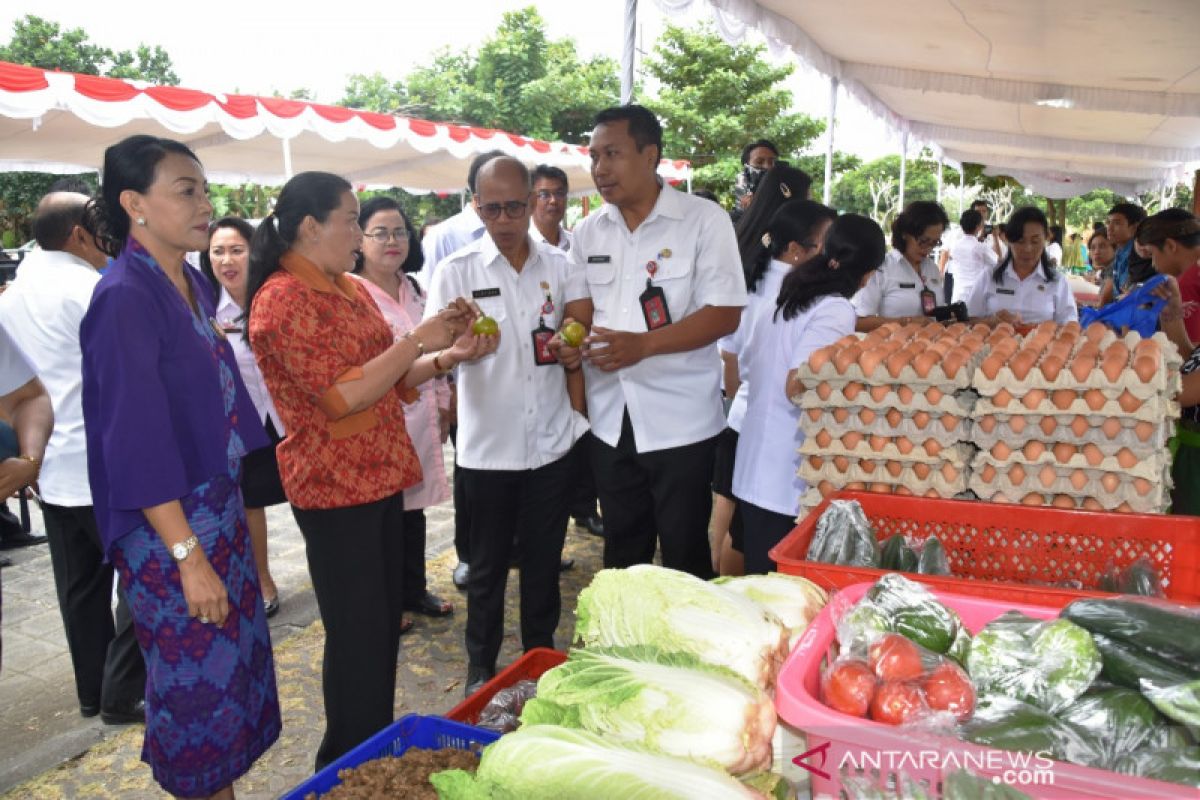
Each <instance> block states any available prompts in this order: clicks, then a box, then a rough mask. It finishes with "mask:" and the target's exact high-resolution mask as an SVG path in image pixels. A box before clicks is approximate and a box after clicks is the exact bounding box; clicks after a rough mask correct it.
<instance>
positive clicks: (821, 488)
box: [817, 481, 850, 497]
mask: <svg viewBox="0 0 1200 800" xmlns="http://www.w3.org/2000/svg"><path fill="white" fill-rule="evenodd" d="M846 488H847V489H848V488H850V487H848V486H847V487H846ZM817 491H818V492H820V493H821V496H822V497H829V495H831V494H833V493H834V492H836V491H837V489H836V488H835V487H834V485H833V484H832V483H830V482H829V481H821V482H820V483H818V484H817Z"/></svg>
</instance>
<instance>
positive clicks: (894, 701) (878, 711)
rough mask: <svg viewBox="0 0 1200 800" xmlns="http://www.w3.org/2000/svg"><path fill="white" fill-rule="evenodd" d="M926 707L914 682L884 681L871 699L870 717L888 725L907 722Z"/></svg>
mask: <svg viewBox="0 0 1200 800" xmlns="http://www.w3.org/2000/svg"><path fill="white" fill-rule="evenodd" d="M927 709H928V706H926V705H925V700H924V698H923V697H921V689H920V687H918V686H917V685H916V684H915V683H902V682H900V681H884V682H883V683H881V684H879V688H878V689H876V690H875V697H873V698H872V699H871V719H873V720H876V721H878V722H884V723H887V724H888V725H900V724H901V723H904V722H908V721H910V720H912V719H914V718H916V717H917V716H919V715H920V714H921V712H923V711H925V710H927Z"/></svg>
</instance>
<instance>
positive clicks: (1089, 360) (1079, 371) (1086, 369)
mask: <svg viewBox="0 0 1200 800" xmlns="http://www.w3.org/2000/svg"><path fill="white" fill-rule="evenodd" d="M1095 368H1096V357H1095V356H1092V355H1087V354H1086V353H1084V352H1082V351H1080V352H1078V353H1076V354H1075V357H1074V358H1073V359H1072V360H1071V377H1072V378H1074V379H1075V380H1076V381H1078V382H1079V383H1084V382H1085V381H1086V380H1087V379H1088V376H1089V375H1091V374H1092V370H1093V369H1095Z"/></svg>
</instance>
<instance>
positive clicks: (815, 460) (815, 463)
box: [808, 456, 825, 469]
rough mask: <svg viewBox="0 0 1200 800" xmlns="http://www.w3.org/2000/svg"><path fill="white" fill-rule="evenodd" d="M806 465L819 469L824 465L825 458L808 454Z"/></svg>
mask: <svg viewBox="0 0 1200 800" xmlns="http://www.w3.org/2000/svg"><path fill="white" fill-rule="evenodd" d="M808 465H809V466H810V467H812V468H813V469H820V468H821V467H823V466H824V465H825V459H823V458H821V457H820V456H809V457H808Z"/></svg>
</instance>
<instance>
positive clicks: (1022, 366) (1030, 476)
mask: <svg viewBox="0 0 1200 800" xmlns="http://www.w3.org/2000/svg"><path fill="white" fill-rule="evenodd" d="M1023 353H1028V354H1030V355H1022V354H1023ZM1064 354H1065V355H1064ZM1181 363H1182V359H1180V357H1179V353H1178V351H1177V350H1176V348H1175V346H1174V345H1173V344H1171V343H1170V341H1169V340H1168V339H1167V338H1166V336H1164V335H1163V334H1161V333H1158V334H1155V335H1154V337H1152V338H1151V339H1149V340H1143V339H1142V338H1141V337H1140V336H1138V335H1137V334H1136V333H1130V334H1128V335H1126V336H1125V337H1118V336H1117V335H1116V334H1115V333H1113V332H1112V331H1111V330H1108V329H1107V328H1104V327H1103V326H1099V325H1092V326H1089V328H1088V329H1087V330H1080V328H1079V326H1078V324H1075V323H1068V324H1067V325H1064V326H1062V327H1058V326H1054V325H1052V324H1044V325H1042V326H1039V327H1038V328H1037V329H1035V330H1034V331H1032V332H1030V333H1029V334H1028V335H1026V336H1025V337H1024V338H1023V339H1021V340H1020V342H1019V345H1017V342H1016V340H1014V343H1013V344H1012V345H1009V346H1000V345H998V346H997V347H995V348H993V349H992V351H991V353H990V354H989V356H988V358H987V359H986V360H985V362H984V363H983V364H982V365H981V367H980V368H979V369H977V370H976V372H975V375H974V386H975V389H976V390H977V392H978V393H979V400H978V401H977V402H976V404H975V406H974V408H973V411H972V418H973V420H974V423H975V424H974V425H973V427H972V432H973V441H974V443H975V445H976V446H977V447H979V452H978V453H977V454H976V456H975V458H974V461H973V462H972V465H971V466H972V469H971V477H970V481H969V485H970V488H971V490H972V491H973V492H975V494H976V495H978V496H979V497H980V498H981V499H984V500H992V501H997V502H1010V503H1024V504H1026V505H1054V506H1057V507H1060V508H1086V509H1092V510H1097V511H1133V512H1139V513H1161V512H1162V511H1164V510H1165V509H1166V508H1167V506H1168V505H1169V504H1170V490H1171V464H1170V460H1171V457H1170V453H1169V451H1168V447H1167V442H1168V440H1169V439H1170V438H1171V436H1172V435H1173V434H1174V431H1175V422H1176V420H1177V419H1178V418H1179V405H1178V403H1177V402H1176V400H1175V398H1176V397H1177V395H1178V393H1179V388H1180V376H1179V367H1180V365H1181Z"/></svg>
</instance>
